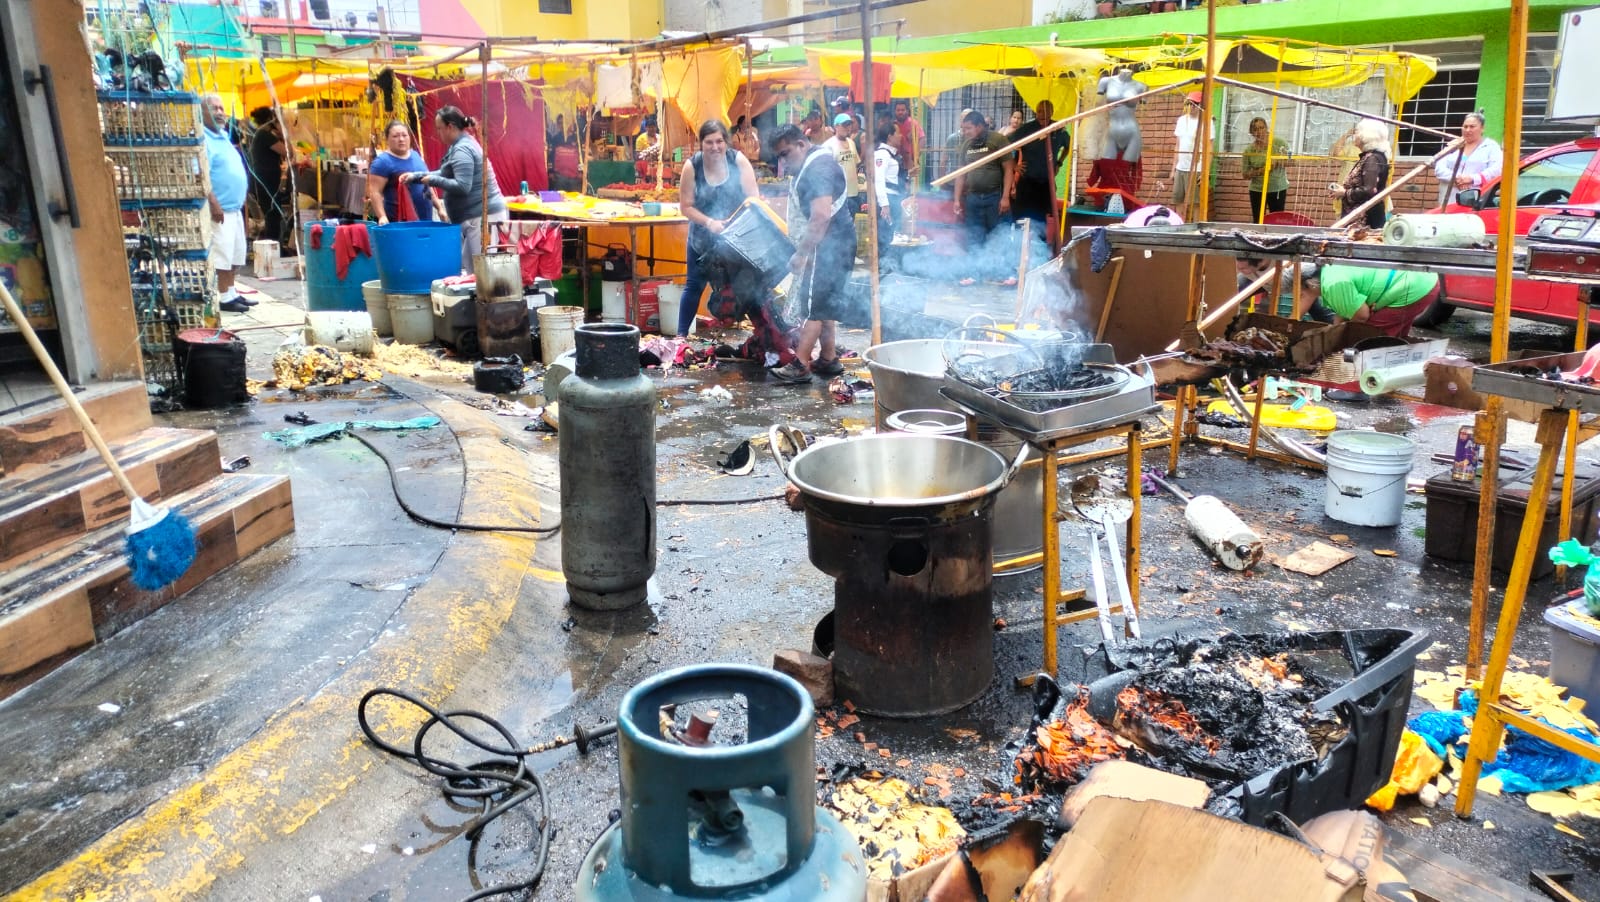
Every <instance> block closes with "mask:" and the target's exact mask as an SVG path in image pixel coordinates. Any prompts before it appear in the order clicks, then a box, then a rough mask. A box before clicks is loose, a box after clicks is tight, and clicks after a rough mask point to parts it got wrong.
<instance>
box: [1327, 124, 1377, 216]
mask: <svg viewBox="0 0 1600 902" xmlns="http://www.w3.org/2000/svg"><path fill="white" fill-rule="evenodd" d="M1355 132H1356V134H1355V138H1356V145H1357V146H1358V147H1360V148H1361V156H1360V157H1359V158H1357V159H1356V164H1355V166H1353V167H1351V169H1350V174H1349V175H1347V176H1345V179H1344V184H1342V185H1338V184H1334V185H1329V186H1328V191H1329V192H1330V193H1331V194H1333V195H1334V196H1335V197H1337V198H1339V199H1340V203H1339V216H1340V218H1341V219H1342V218H1344V217H1346V216H1349V215H1350V211H1351V210H1354V209H1355V208H1356V207H1359V206H1361V205H1362V204H1364V203H1366V202H1367V201H1369V200H1371V199H1372V198H1373V197H1375V196H1377V194H1378V192H1379V191H1382V190H1383V187H1384V186H1385V185H1387V184H1388V183H1389V153H1390V151H1389V127H1388V126H1386V125H1384V124H1383V123H1382V122H1379V121H1378V120H1376V119H1363V120H1361V121H1360V122H1357V123H1356V129H1355ZM1384 206H1385V205H1384V204H1381V203H1377V204H1373V205H1372V206H1371V207H1368V208H1367V212H1366V214H1365V215H1364V216H1363V218H1362V221H1363V222H1365V223H1366V225H1367V227H1368V228H1372V229H1381V228H1383V221H1384V219H1385V218H1386V217H1387V212H1386V211H1385V209H1384Z"/></svg>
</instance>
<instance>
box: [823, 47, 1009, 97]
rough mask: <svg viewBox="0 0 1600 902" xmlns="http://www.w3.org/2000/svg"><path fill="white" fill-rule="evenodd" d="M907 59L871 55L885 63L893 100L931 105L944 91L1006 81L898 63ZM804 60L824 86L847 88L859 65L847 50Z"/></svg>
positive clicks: (985, 73)
mask: <svg viewBox="0 0 1600 902" xmlns="http://www.w3.org/2000/svg"><path fill="white" fill-rule="evenodd" d="M909 55H910V54H897V53H874V54H873V55H872V61H873V62H874V63H887V64H889V66H890V67H891V69H890V71H891V73H892V75H893V84H892V86H891V90H890V94H891V95H892V96H894V97H920V98H922V100H924V101H926V102H928V103H933V102H934V101H936V100H938V98H939V95H940V94H943V93H944V92H946V91H953V90H955V89H957V88H964V87H966V86H967V85H974V84H979V83H981V82H988V81H999V80H1001V79H1003V78H1006V76H1004V75H997V74H995V73H993V72H988V71H985V70H983V69H977V68H961V67H951V68H929V67H928V66H925V65H921V64H916V65H909V64H905V63H903V62H901V60H900V58H901V57H903V56H909ZM934 55H936V54H934ZM916 56H918V57H925V56H930V54H916ZM806 59H807V60H808V61H809V63H810V65H811V68H812V69H814V70H815V71H816V72H817V74H818V75H819V76H820V77H821V78H822V80H823V81H824V82H826V83H828V84H836V85H847V84H849V83H850V64H851V63H852V62H859V61H860V60H861V54H860V53H859V52H855V51H849V50H807V51H806Z"/></svg>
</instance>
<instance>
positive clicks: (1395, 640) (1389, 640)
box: [1090, 629, 1429, 826]
mask: <svg viewBox="0 0 1600 902" xmlns="http://www.w3.org/2000/svg"><path fill="white" fill-rule="evenodd" d="M1235 641H1237V642H1241V643H1251V644H1252V646H1253V650H1262V649H1265V650H1268V651H1271V652H1273V653H1276V652H1280V651H1287V652H1291V653H1293V652H1301V653H1310V652H1339V653H1340V654H1341V655H1342V657H1343V659H1344V662H1345V664H1347V665H1348V666H1349V667H1350V669H1351V670H1352V671H1353V674H1354V675H1353V676H1352V677H1351V678H1350V679H1349V680H1347V681H1346V682H1344V683H1343V684H1342V685H1340V686H1339V687H1338V688H1336V689H1333V690H1332V691H1330V692H1328V693H1327V694H1325V695H1323V696H1322V697H1321V698H1319V699H1318V700H1317V701H1316V702H1315V704H1314V707H1315V708H1316V709H1318V710H1321V711H1332V712H1334V713H1336V714H1338V716H1339V717H1340V719H1341V720H1342V721H1343V722H1344V723H1345V724H1346V725H1347V726H1348V728H1349V732H1348V733H1347V734H1346V735H1345V736H1344V738H1343V739H1340V740H1339V741H1338V742H1336V743H1334V745H1333V746H1332V747H1331V748H1329V749H1328V752H1327V754H1326V755H1324V756H1323V757H1322V758H1321V759H1317V760H1304V761H1291V762H1289V763H1286V764H1283V765H1280V766H1279V767H1276V768H1273V769H1272V770H1270V771H1267V772H1265V773H1262V774H1259V775H1256V776H1252V777H1249V778H1247V779H1244V780H1243V781H1241V782H1240V783H1238V784H1236V785H1234V786H1231V787H1222V788H1220V789H1219V793H1218V795H1217V797H1215V798H1214V799H1213V803H1212V806H1211V807H1212V810H1213V811H1217V812H1218V813H1222V814H1228V815H1231V816H1233V817H1237V818H1238V819H1240V820H1242V821H1244V822H1245V823H1247V824H1253V825H1256V826H1262V825H1264V824H1266V821H1267V818H1268V817H1269V816H1270V815H1272V814H1275V813H1276V814H1282V815H1284V816H1286V817H1288V818H1289V819H1290V820H1291V821H1294V822H1295V823H1305V822H1306V821H1308V820H1310V819H1312V818H1314V817H1316V816H1318V815H1320V814H1327V813H1328V812H1331V811H1343V810H1346V809H1350V808H1358V807H1360V806H1361V804H1362V803H1363V802H1364V801H1366V799H1367V797H1369V796H1371V795H1372V794H1373V793H1374V792H1377V791H1378V790H1379V789H1380V788H1382V787H1383V785H1384V784H1385V783H1387V782H1388V781H1389V776H1390V774H1391V773H1392V772H1393V770H1394V758H1395V753H1396V752H1397V751H1398V750H1399V748H1400V734H1401V732H1403V731H1404V730H1405V725H1406V717H1407V715H1408V713H1409V709H1410V707H1411V684H1412V681H1413V678H1414V676H1415V672H1416V666H1417V655H1418V654H1420V653H1421V652H1422V650H1423V649H1425V648H1427V647H1428V642H1429V637H1428V633H1427V631H1426V630H1420V629H1419V630H1409V629H1361V630H1326V631H1320V632H1293V633H1275V634H1271V635H1266V634H1257V635H1245V636H1224V637H1221V638H1219V639H1204V640H1193V641H1190V642H1187V643H1185V642H1178V643H1173V642H1171V640H1165V641H1163V642H1162V643H1160V644H1159V645H1153V646H1151V651H1153V652H1157V653H1160V652H1161V651H1162V649H1163V648H1164V651H1165V652H1166V653H1168V654H1173V655H1175V656H1176V657H1177V659H1179V660H1183V659H1187V657H1188V654H1189V653H1190V652H1191V651H1192V650H1194V649H1195V648H1198V647H1199V646H1201V645H1207V644H1215V643H1218V642H1235ZM1113 654H1115V656H1116V659H1117V660H1110V659H1108V660H1107V664H1108V667H1109V669H1110V670H1112V671H1113V675H1112V676H1109V677H1107V678H1106V679H1107V682H1111V683H1113V685H1114V684H1115V683H1117V682H1125V679H1124V680H1121V681H1119V680H1117V677H1116V676H1115V673H1119V672H1124V671H1128V670H1133V669H1136V668H1137V666H1138V665H1139V664H1140V663H1148V662H1149V661H1150V658H1149V657H1148V655H1147V654H1141V653H1140V652H1139V651H1137V650H1135V651H1133V652H1131V653H1130V652H1127V651H1119V652H1115V653H1113ZM1141 659H1142V660H1141ZM1090 694H1091V696H1104V695H1106V694H1107V693H1106V692H1104V691H1101V690H1100V689H1099V684H1098V683H1097V684H1096V685H1093V686H1091V687H1090ZM1110 694H1111V695H1114V692H1112V693H1110Z"/></svg>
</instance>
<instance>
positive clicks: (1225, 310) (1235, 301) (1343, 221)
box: [1167, 139, 1493, 403]
mask: <svg viewBox="0 0 1600 902" xmlns="http://www.w3.org/2000/svg"><path fill="white" fill-rule="evenodd" d="M1457 143H1459V139H1457V141H1456V142H1453V143H1451V144H1450V145H1449V146H1447V147H1445V149H1444V150H1441V151H1439V152H1438V153H1436V154H1434V155H1433V157H1432V158H1430V159H1429V160H1428V161H1427V162H1426V163H1422V164H1421V165H1419V166H1417V168H1415V169H1413V170H1411V171H1410V172H1407V173H1406V174H1405V175H1403V176H1401V177H1399V178H1397V179H1395V180H1394V181H1392V182H1390V183H1389V186H1388V187H1387V188H1384V189H1383V190H1382V191H1379V192H1378V193H1377V194H1375V195H1373V196H1372V198H1371V199H1369V200H1368V201H1367V202H1366V203H1364V204H1362V205H1361V206H1359V207H1356V208H1355V209H1354V210H1351V211H1350V212H1349V213H1347V214H1345V215H1344V216H1342V217H1340V219H1339V221H1338V222H1335V223H1334V224H1333V226H1332V227H1333V228H1336V229H1341V228H1344V227H1345V226H1348V225H1349V224H1350V223H1352V222H1355V221H1356V220H1357V219H1359V218H1360V217H1361V216H1362V215H1363V214H1365V213H1366V212H1367V209H1368V208H1369V207H1371V206H1372V205H1373V204H1378V203H1382V202H1383V200H1384V198H1387V197H1388V196H1389V195H1390V194H1392V193H1394V190H1395V189H1396V188H1399V187H1400V186H1401V185H1404V184H1405V183H1407V182H1409V181H1411V180H1412V179H1414V178H1416V177H1417V176H1419V175H1421V174H1422V173H1423V172H1431V171H1433V164H1434V163H1437V162H1438V161H1439V160H1441V159H1443V158H1444V155H1445V154H1447V153H1451V152H1452V151H1454V150H1455V148H1456V144H1457ZM1271 278H1272V274H1271V273H1267V274H1266V275H1264V276H1261V277H1260V278H1258V279H1256V280H1255V281H1254V282H1251V283H1250V284H1249V286H1247V287H1245V288H1244V289H1242V290H1241V291H1240V292H1239V293H1238V294H1236V295H1234V296H1233V297H1231V298H1229V299H1228V300H1226V301H1223V302H1222V304H1221V305H1219V306H1218V307H1217V308H1216V309H1215V310H1212V311H1211V312H1210V313H1208V314H1206V317H1205V319H1202V320H1201V321H1200V323H1199V326H1198V328H1199V329H1200V331H1201V332H1202V333H1204V332H1205V330H1206V329H1207V328H1210V327H1211V326H1213V325H1215V324H1216V322H1217V321H1218V320H1220V319H1222V318H1223V317H1224V316H1227V315H1228V314H1229V313H1230V312H1232V310H1233V308H1234V307H1236V306H1238V305H1239V302H1240V301H1243V300H1244V299H1245V298H1247V297H1249V296H1250V295H1252V294H1254V293H1256V292H1257V291H1259V290H1260V289H1261V288H1262V287H1264V286H1265V285H1266V283H1267V281H1268V280H1270V279H1271ZM1298 284H1299V282H1298V280H1296V286H1297V287H1296V291H1298V290H1299V289H1298ZM1297 306H1298V305H1297ZM1182 344H1183V339H1181V338H1180V339H1178V340H1176V341H1174V342H1172V343H1171V344H1169V345H1167V350H1169V351H1176V350H1178V348H1179V346H1180V345H1182ZM1491 403H1493V402H1491Z"/></svg>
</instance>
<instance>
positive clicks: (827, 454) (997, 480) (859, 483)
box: [767, 426, 1027, 522]
mask: <svg viewBox="0 0 1600 902" xmlns="http://www.w3.org/2000/svg"><path fill="white" fill-rule="evenodd" d="M767 437H768V447H769V449H770V450H771V452H772V459H773V460H774V461H776V462H777V464H778V471H779V472H781V473H783V475H784V476H785V477H786V478H787V479H788V480H789V481H790V482H792V483H794V486H795V488H797V489H799V490H800V494H801V496H802V497H803V498H804V499H805V501H806V505H807V508H808V509H810V508H811V507H812V506H814V505H816V506H820V507H822V508H824V509H827V510H829V511H831V512H832V515H833V516H835V517H840V518H843V519H851V518H852V515H853V517H854V518H857V519H865V520H866V521H869V522H875V521H883V520H885V519H894V518H900V517H905V516H908V515H909V516H920V517H936V518H938V519H945V518H953V517H958V516H962V515H965V514H967V513H971V512H972V511H975V510H978V509H979V508H981V507H984V506H986V505H987V504H990V503H992V502H993V500H994V496H995V494H996V493H998V492H999V491H1000V490H1001V489H1003V488H1005V486H1006V484H1007V483H1009V482H1010V481H1011V479H1012V477H1014V476H1015V475H1016V474H1017V471H1018V470H1020V469H1021V468H1022V462H1023V460H1024V459H1026V457H1027V446H1026V445H1024V446H1023V449H1022V451H1021V452H1020V453H1019V454H1018V455H1017V457H1016V460H1014V461H1012V462H1011V463H1010V464H1009V465H1008V464H1007V463H1006V461H1005V459H1004V458H1002V457H1001V456H1000V455H998V454H996V453H995V452H993V451H991V450H989V449H988V448H985V447H984V446H983V445H980V444H978V443H977V442H971V441H967V440H966V439H964V438H956V437H954V436H948V435H911V434H906V433H890V434H887V435H864V436H858V437H856V438H852V439H847V440H845V441H842V442H833V443H830V444H826V445H817V446H815V447H811V448H805V447H804V439H803V438H802V437H800V435H799V433H798V432H797V431H796V430H793V429H788V428H786V427H782V426H773V427H772V428H771V429H770V430H768V433H767ZM786 445H787V446H792V447H794V448H796V449H799V453H798V454H796V455H795V456H794V458H793V459H792V460H786V459H785V457H784V447H785V446H786Z"/></svg>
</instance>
